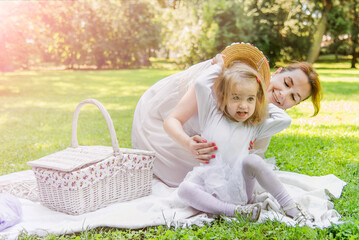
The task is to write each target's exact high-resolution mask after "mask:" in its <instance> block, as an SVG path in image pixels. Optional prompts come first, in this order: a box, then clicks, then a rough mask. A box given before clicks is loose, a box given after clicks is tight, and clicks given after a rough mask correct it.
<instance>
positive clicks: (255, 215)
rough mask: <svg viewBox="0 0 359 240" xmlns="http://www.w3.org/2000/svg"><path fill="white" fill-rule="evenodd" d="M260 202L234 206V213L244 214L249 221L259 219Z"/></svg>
mask: <svg viewBox="0 0 359 240" xmlns="http://www.w3.org/2000/svg"><path fill="white" fill-rule="evenodd" d="M261 210H262V207H261V204H259V203H255V204H247V205H238V206H237V207H236V211H235V212H236V213H237V214H238V215H241V216H244V217H246V218H248V219H249V221H250V222H256V221H258V219H259V216H260V214H261Z"/></svg>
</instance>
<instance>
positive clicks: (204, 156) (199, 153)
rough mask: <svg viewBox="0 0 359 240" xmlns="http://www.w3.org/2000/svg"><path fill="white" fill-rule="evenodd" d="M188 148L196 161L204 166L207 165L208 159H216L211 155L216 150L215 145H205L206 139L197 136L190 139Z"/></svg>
mask: <svg viewBox="0 0 359 240" xmlns="http://www.w3.org/2000/svg"><path fill="white" fill-rule="evenodd" d="M188 148H189V151H190V152H191V154H192V156H193V157H194V158H195V159H196V160H197V161H199V162H201V163H206V164H208V163H209V160H210V159H212V158H215V157H216V155H214V154H211V153H212V152H213V151H216V150H217V149H218V148H217V146H216V144H215V143H207V140H206V139H204V138H203V137H201V136H198V135H195V136H193V137H191V140H190V141H189V143H188Z"/></svg>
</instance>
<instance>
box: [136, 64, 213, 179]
mask: <svg viewBox="0 0 359 240" xmlns="http://www.w3.org/2000/svg"><path fill="white" fill-rule="evenodd" d="M210 66H211V62H210V60H208V61H205V62H201V63H198V64H196V65H194V66H192V67H190V68H189V69H187V70H185V71H182V72H179V73H176V74H173V75H171V76H168V77H166V78H164V79H162V80H161V81H159V82H157V83H156V84H154V85H153V86H152V87H150V88H149V89H148V90H147V91H146V92H145V93H144V94H143V95H142V97H141V99H140V100H139V101H138V103H137V106H136V110H135V113H134V117H133V125H132V136H131V138H132V148H138V149H144V150H151V151H155V152H156V157H157V158H156V160H155V162H154V174H155V175H156V176H157V177H159V178H160V179H161V180H162V181H164V182H165V183H167V184H168V185H171V186H178V185H179V184H180V183H181V182H182V180H183V179H184V177H185V176H186V174H187V173H188V172H189V171H191V170H192V169H193V167H194V166H196V165H198V164H199V163H198V161H196V160H195V159H194V158H193V157H192V155H191V154H190V153H189V152H188V150H187V149H185V148H183V147H182V146H181V145H179V144H178V143H177V142H175V141H174V140H173V139H172V138H171V137H169V136H168V134H167V133H166V131H165V130H164V129H163V121H164V119H165V118H166V117H167V116H168V115H169V114H170V112H171V111H172V110H173V109H174V107H175V106H176V105H177V103H178V102H179V100H180V99H181V98H182V97H183V95H184V94H185V93H186V91H187V90H188V89H189V87H190V86H191V85H192V83H193V80H194V79H196V78H197V77H198V76H200V75H201V73H203V72H205V71H206V69H208V67H210ZM184 130H185V132H186V133H187V134H188V135H190V136H193V135H196V134H200V131H199V126H198V117H197V116H194V117H192V118H191V119H190V120H188V121H187V122H186V124H185V125H184Z"/></svg>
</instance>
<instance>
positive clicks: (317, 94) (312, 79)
mask: <svg viewBox="0 0 359 240" xmlns="http://www.w3.org/2000/svg"><path fill="white" fill-rule="evenodd" d="M296 69H300V70H302V71H303V72H304V74H305V75H306V76H307V77H308V80H309V84H310V86H311V90H310V97H312V104H313V107H314V113H313V115H312V117H314V116H316V115H317V114H318V113H319V110H320V100H322V98H323V93H322V87H321V84H320V81H319V77H318V74H317V73H316V72H315V70H314V69H313V67H312V65H311V64H310V63H307V62H297V63H292V64H291V65H289V66H288V67H286V68H283V70H282V72H285V71H293V70H296ZM306 99H307V98H306ZM306 99H303V101H304V100H306Z"/></svg>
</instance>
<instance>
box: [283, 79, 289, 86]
mask: <svg viewBox="0 0 359 240" xmlns="http://www.w3.org/2000/svg"><path fill="white" fill-rule="evenodd" d="M284 84H285V85H286V86H287V87H289V85H288V84H287V81H286V80H285V79H284Z"/></svg>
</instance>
